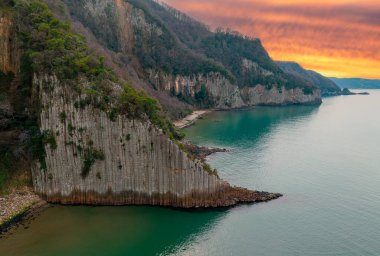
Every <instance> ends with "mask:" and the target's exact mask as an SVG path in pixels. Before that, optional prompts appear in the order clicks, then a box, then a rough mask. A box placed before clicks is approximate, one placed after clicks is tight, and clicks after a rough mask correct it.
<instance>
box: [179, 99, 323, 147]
mask: <svg viewBox="0 0 380 256" xmlns="http://www.w3.org/2000/svg"><path fill="white" fill-rule="evenodd" d="M318 110H319V106H289V107H256V108H254V109H248V110H236V111H229V112H214V113H211V114H209V115H208V116H207V118H206V119H204V120H199V121H198V123H197V125H195V126H192V127H190V128H187V129H185V132H186V134H187V136H188V137H189V138H190V139H191V141H192V142H194V143H196V144H202V145H203V144H204V143H205V141H207V142H208V143H209V144H210V143H211V144H213V145H209V146H224V147H229V146H230V145H232V144H233V145H234V146H236V145H238V146H241V147H243V146H244V145H245V144H247V143H248V144H249V146H252V144H256V143H257V141H258V140H259V139H261V138H264V137H265V136H266V135H268V134H270V133H271V131H272V130H273V129H275V128H276V127H278V126H281V125H283V124H284V123H286V122H297V121H299V120H303V119H305V118H312V116H313V115H315V114H317V112H318ZM226 134H228V136H225V135H226Z"/></svg>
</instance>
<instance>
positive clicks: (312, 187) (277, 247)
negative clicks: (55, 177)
mask: <svg viewBox="0 0 380 256" xmlns="http://www.w3.org/2000/svg"><path fill="white" fill-rule="evenodd" d="M370 93H371V95H369V96H359V95H358V96H342V97H331V98H325V99H324V103H323V104H322V105H321V106H319V107H312V106H292V107H256V108H253V109H250V110H239V111H228V112H214V113H211V114H209V115H207V116H206V117H205V118H204V119H202V120H199V121H198V122H197V124H196V125H194V126H192V127H189V128H187V129H185V130H184V131H185V133H186V134H187V137H188V139H190V140H191V141H192V142H194V143H196V144H198V145H202V146H215V147H222V148H227V149H228V150H229V151H228V152H223V153H217V154H214V155H212V156H210V157H209V158H208V162H209V163H210V164H211V165H212V166H213V167H215V168H217V169H218V170H219V175H220V176H221V177H222V178H224V179H226V180H229V181H230V182H231V184H234V185H238V186H243V187H247V188H249V189H255V190H265V191H271V192H279V193H282V194H284V197H282V198H280V199H278V200H275V201H271V202H269V203H263V204H257V205H246V206H240V207H236V208H232V209H222V210H218V211H182V210H175V209H170V208H154V207H134V206H130V207H128V206H125V207H86V206H77V207H64V206H53V207H51V208H49V209H47V210H45V211H43V212H41V213H40V214H39V215H38V216H36V217H35V218H34V219H31V220H29V221H28V222H26V223H25V225H24V226H20V227H19V228H17V229H15V230H14V231H12V234H10V235H7V236H6V237H3V238H1V239H0V255H16V256H17V255H213V256H219V255H222V256H223V255H264V256H266V255H268V256H277V255H286V256H288V255H289V256H293V255H302V256H303V255H306V256H309V255H310V256H313V255H345V256H346V255H348V256H351V255H352V256H354V255H379V254H380V244H379V243H378V241H379V240H380V215H379V212H380V186H379V184H380V157H379V156H380V116H379V115H378V110H379V109H380V91H370Z"/></svg>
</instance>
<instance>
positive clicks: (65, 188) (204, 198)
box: [33, 75, 276, 208]
mask: <svg viewBox="0 0 380 256" xmlns="http://www.w3.org/2000/svg"><path fill="white" fill-rule="evenodd" d="M34 86H35V88H34V89H35V90H34V91H35V93H36V95H35V96H34V97H37V98H38V99H39V101H40V104H41V106H44V107H43V108H42V111H41V115H40V124H41V127H40V129H41V131H45V132H49V134H51V135H52V136H54V140H55V146H54V147H53V146H51V145H46V148H45V149H46V158H45V161H46V170H43V168H41V165H40V164H37V165H36V166H35V168H33V184H34V189H35V191H36V193H38V194H39V195H41V197H42V198H44V199H45V200H47V201H48V202H54V203H62V204H94V205H123V204H136V205H141V204H150V205H162V206H174V207H183V208H192V207H217V206H232V205H235V204H238V203H243V202H244V203H246V202H258V201H267V200H271V199H274V198H275V197H276V196H274V195H273V194H266V193H259V192H252V191H249V190H244V189H240V188H234V187H232V186H230V185H229V184H228V183H227V182H225V181H223V180H222V179H220V178H219V177H218V176H216V175H214V174H212V173H209V172H207V171H206V169H205V167H204V163H203V162H202V161H201V160H197V159H194V158H190V157H189V156H188V155H187V153H185V152H184V151H183V150H181V149H180V147H179V146H178V145H177V144H176V143H174V142H173V141H171V140H170V139H169V138H168V137H167V136H166V135H164V134H163V133H162V131H161V130H160V129H158V128H157V127H155V126H154V125H152V124H151V123H150V122H149V121H147V120H131V119H128V118H127V117H125V116H118V118H117V119H116V120H114V121H112V120H111V119H110V118H109V117H108V116H107V114H106V113H104V112H103V111H101V110H99V109H95V108H93V107H91V106H86V107H85V108H84V109H81V108H77V107H75V102H76V101H79V100H80V99H81V97H82V96H83V95H78V94H77V93H76V92H73V91H72V90H71V89H69V88H70V87H69V86H68V85H65V84H62V83H61V82H60V81H59V80H58V79H57V78H56V77H54V76H47V75H39V76H37V75H36V76H35V78H34ZM84 87H85V85H84ZM46 88H51V89H52V90H46ZM60 113H65V114H64V115H63V114H60ZM62 116H65V118H64V120H63V119H62ZM89 149H91V150H93V151H97V152H101V153H102V157H101V159H98V160H96V161H95V162H94V163H93V165H92V166H91V169H90V170H89V173H88V175H86V176H85V177H84V176H83V168H84V159H83V151H86V150H89Z"/></svg>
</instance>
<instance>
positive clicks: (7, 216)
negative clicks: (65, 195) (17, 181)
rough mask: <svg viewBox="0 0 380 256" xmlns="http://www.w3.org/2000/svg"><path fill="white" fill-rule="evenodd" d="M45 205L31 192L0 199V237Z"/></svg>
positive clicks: (21, 192) (15, 193)
mask: <svg viewBox="0 0 380 256" xmlns="http://www.w3.org/2000/svg"><path fill="white" fill-rule="evenodd" d="M45 205H47V203H46V202H45V201H43V200H42V199H40V197H39V196H37V195H36V194H34V193H33V192H32V191H31V190H26V191H17V192H13V193H11V194H9V195H6V196H2V197H0V235H4V234H6V233H7V232H8V231H9V230H10V229H11V228H12V227H14V226H15V225H17V224H19V223H21V222H22V221H23V220H25V219H27V218H28V216H29V215H30V214H32V213H33V212H34V211H36V210H37V209H39V208H41V207H43V206H45Z"/></svg>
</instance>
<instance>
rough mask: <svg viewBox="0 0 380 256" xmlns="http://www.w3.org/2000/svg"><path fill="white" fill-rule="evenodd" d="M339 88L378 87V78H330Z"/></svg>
mask: <svg viewBox="0 0 380 256" xmlns="http://www.w3.org/2000/svg"><path fill="white" fill-rule="evenodd" d="M330 79H331V80H332V81H334V82H335V83H336V84H337V85H338V86H340V88H348V89H380V79H378V80H376V79H374V80H371V79H362V78H335V77H331V78H330Z"/></svg>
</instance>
